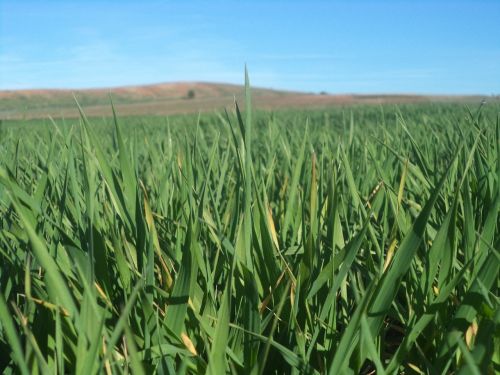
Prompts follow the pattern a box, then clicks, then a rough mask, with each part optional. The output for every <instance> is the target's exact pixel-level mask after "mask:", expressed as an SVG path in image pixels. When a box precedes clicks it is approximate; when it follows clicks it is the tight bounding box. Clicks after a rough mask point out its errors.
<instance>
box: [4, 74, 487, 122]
mask: <svg viewBox="0 0 500 375" xmlns="http://www.w3.org/2000/svg"><path fill="white" fill-rule="evenodd" d="M73 95H74V96H75V97H76V98H77V100H78V102H79V103H80V105H81V106H82V107H83V109H84V111H85V113H86V115H87V116H99V117H101V116H109V115H111V106H110V100H109V96H110V95H111V97H112V99H113V103H114V105H115V108H116V111H117V112H118V114H119V115H120V116H129V115H145V114H148V115H169V114H181V113H196V112H209V111H214V110H220V109H222V108H224V107H230V106H232V104H233V101H234V97H236V99H237V100H238V101H239V103H241V106H243V100H242V96H243V87H242V86H240V85H231V84H221V83H206V82H178V83H161V84H155V85H143V86H125V87H116V88H109V89H84V90H58V89H47V90H44V89H38V90H9V91H0V119H23V118H26V119H29V118H44V117H48V116H52V117H54V118H60V117H66V118H70V117H77V116H78V115H79V114H78V109H77V106H76V104H75V100H74V97H73ZM252 98H253V105H254V106H255V107H256V108H259V109H277V108H291V107H294V108H304V107H312V108H318V107H328V106H332V105H348V104H363V103H367V104H379V103H415V102H429V101H474V102H479V101H481V100H482V99H483V97H481V96H419V95H328V94H326V93H321V94H314V93H302V92H292V91H279V90H273V89H263V88H252Z"/></svg>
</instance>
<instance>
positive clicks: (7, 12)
mask: <svg viewBox="0 0 500 375" xmlns="http://www.w3.org/2000/svg"><path fill="white" fill-rule="evenodd" d="M499 26H500V1H494V0H490V1H486V0H483V1H337V2H335V1H237V2H236V1H182V2H181V1H168V2H159V1H146V0H143V1H113V2H111V1H108V2H106V1H92V0H91V1H23V0H15V1H14V0H0V89H20V88H87V87H109V86H121V85H134V84H145V83H157V82H171V81H215V82H231V83H241V82H242V81H243V67H244V64H245V63H247V65H248V68H249V72H250V79H251V82H252V84H253V85H254V86H261V87H272V88H279V89H290V90H302V91H314V92H318V91H328V92H332V93H398V92H404V93H443V94H472V93H480V94H492V93H495V94H498V93H500V27H499Z"/></svg>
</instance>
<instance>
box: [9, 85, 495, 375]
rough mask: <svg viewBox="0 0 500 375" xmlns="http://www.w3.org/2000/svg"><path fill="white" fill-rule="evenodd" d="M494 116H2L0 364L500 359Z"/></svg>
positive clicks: (425, 112) (353, 368) (363, 365)
mask: <svg viewBox="0 0 500 375" xmlns="http://www.w3.org/2000/svg"><path fill="white" fill-rule="evenodd" d="M248 94H249V93H248V88H247V101H246V108H251V103H250V97H249V95H248ZM188 96H189V94H188ZM499 111H500V107H499V106H498V105H495V104H493V105H489V104H486V105H485V106H484V107H482V108H479V107H478V106H475V107H473V108H471V110H470V111H468V110H467V108H466V107H465V106H463V105H451V104H421V105H407V106H400V107H399V108H397V107H395V106H389V105H386V106H357V107H345V108H336V109H335V108H334V109H328V110H316V111H298V110H287V111H278V112H275V113H272V114H270V113H265V112H257V113H253V115H252V114H251V112H250V111H246V112H243V113H241V114H240V113H239V111H238V110H237V109H236V111H230V112H229V113H228V114H226V113H224V112H220V113H214V114H211V115H202V116H201V117H199V118H198V117H197V116H183V117H174V118H169V119H166V118H164V117H133V118H120V117H118V118H115V119H114V120H113V119H110V118H107V119H102V118H101V119H91V120H88V119H87V118H86V117H85V116H82V118H81V120H75V121H72V120H69V121H64V122H63V121H59V120H57V121H55V122H54V123H52V122H51V121H49V120H44V121H39V120H36V121H31V122H12V121H10V122H9V121H4V122H3V123H2V126H1V127H0V264H1V267H0V280H1V282H0V291H1V293H0V322H1V324H0V353H2V355H0V371H2V372H4V373H24V374H30V373H40V374H53V373H60V374H63V373H77V374H92V373H97V372H101V373H107V374H111V373H128V372H132V373H136V374H141V373H145V374H150V373H153V372H154V371H157V372H159V373H172V374H173V373H179V374H183V373H210V374H223V373H238V374H250V373H252V374H283V373H286V374H288V373H295V374H299V373H308V374H315V373H329V374H348V373H350V374H358V373H364V374H368V373H374V371H376V372H377V374H384V373H388V374H394V373H406V374H442V373H460V374H474V373H480V374H488V373H491V374H493V373H495V372H498V371H500V358H499V351H498V350H495V349H494V348H496V349H498V347H499V344H500V341H499V335H498V332H499V330H500V309H499V306H498V304H499V301H498V287H499V284H498V280H499V278H498V274H499V264H500V262H499V251H498V249H499V248H500V236H499V228H498V223H499V220H498V214H499V208H500V196H499V186H500V181H499V176H500V160H499V154H500V153H499V147H500V146H499V140H500V128H499V121H498V113H499Z"/></svg>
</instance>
